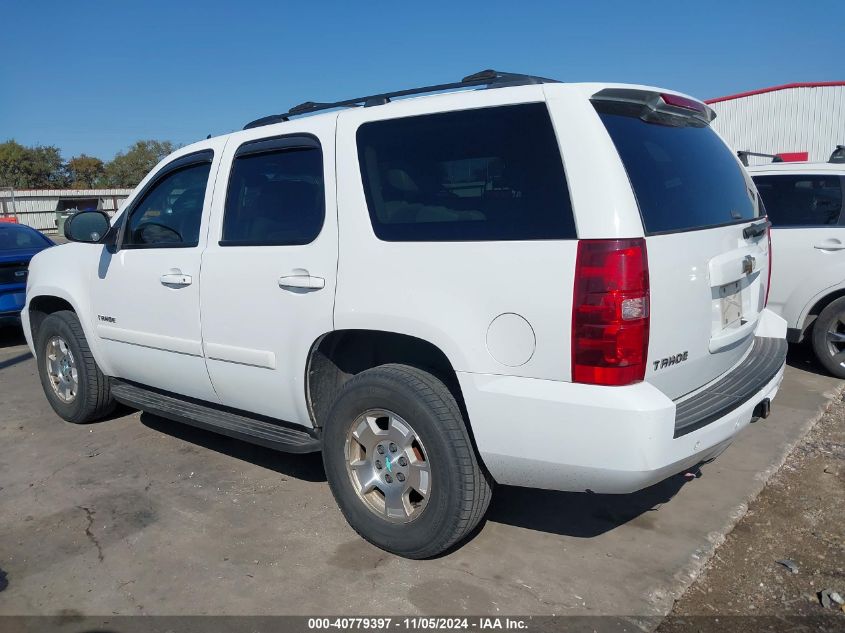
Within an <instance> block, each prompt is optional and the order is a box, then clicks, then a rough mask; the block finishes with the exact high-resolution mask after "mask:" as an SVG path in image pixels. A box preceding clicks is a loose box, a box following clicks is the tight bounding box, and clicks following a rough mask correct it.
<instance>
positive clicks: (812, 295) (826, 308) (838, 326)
mask: <svg viewBox="0 0 845 633" xmlns="http://www.w3.org/2000/svg"><path fill="white" fill-rule="evenodd" d="M837 152H839V153H841V152H842V150H839V149H838V150H837V151H836V152H834V154H833V157H832V158H831V161H832V162H829V163H772V164H770V165H760V166H755V167H749V168H748V171H749V172H750V173H751V176H752V178H753V179H754V182H755V183H756V185H757V189H758V190H759V192H760V195H761V196H762V197H763V203H764V204H765V206H766V210H767V211H768V217H769V219H770V220H771V222H772V229H773V230H772V243H773V245H774V252H775V256H774V258H773V260H772V267H773V269H772V278H773V283H772V290H771V293H770V294H769V302H770V305H771V309H772V310H773V311H774V312H776V313H777V314H779V315H780V316H782V317H783V318H784V319H786V322H787V325H788V328H789V329H788V330H787V340H789V341H790V342H793V343H797V342H801V341H803V340H805V339H809V341H810V343H811V344H812V347H813V351H814V353H815V355H816V357H817V358H818V359H819V362H821V364H822V365H823V366H824V367H825V368H826V369H827V370H828V371H829V372H830V373H832V374H833V375H834V376H838V377H839V378H845V214H843V213H842V210H843V195H842V191H843V189H845V162H833V161H835V160H836V157H837Z"/></svg>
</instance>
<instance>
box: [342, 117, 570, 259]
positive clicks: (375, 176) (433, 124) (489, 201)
mask: <svg viewBox="0 0 845 633" xmlns="http://www.w3.org/2000/svg"><path fill="white" fill-rule="evenodd" d="M358 158H359V161H360V164H361V173H362V177H363V184H364V191H365V193H366V197H367V205H368V207H369V210H370V218H371V220H372V224H373V230H374V231H375V233H376V235H377V236H378V237H379V239H382V240H387V241H400V242H414V241H485V240H543V239H574V238H575V223H574V220H573V217H572V208H571V205H570V201H569V191H568V189H567V186H566V179H565V177H564V172H563V164H562V162H561V158H560V151H559V150H558V146H557V140H556V138H555V134H554V130H553V129H552V124H551V120H550V119H549V113H548V110H547V109H546V106H545V105H544V104H542V103H532V104H525V105H514V106H504V107H496V108H485V109H479V110H464V111H458V112H447V113H443V114H432V115H425V116H416V117H408V118H402V119H391V120H387V121H375V122H372V123H365V124H364V125H362V126H361V127H360V128H359V130H358Z"/></svg>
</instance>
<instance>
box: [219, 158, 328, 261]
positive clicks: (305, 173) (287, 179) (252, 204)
mask: <svg viewBox="0 0 845 633" xmlns="http://www.w3.org/2000/svg"><path fill="white" fill-rule="evenodd" d="M324 216H325V199H324V190H323V159H322V153H321V152H320V150H319V149H317V148H314V147H302V148H288V149H284V150H278V151H270V152H264V153H260V154H247V155H245V156H239V157H237V158H235V160H234V164H233V165H232V174H231V176H230V178H229V191H228V192H227V194H226V213H225V216H224V218H223V240H222V242H221V244H222V245H223V246H236V245H250V246H253V245H255V246H257V245H294V244H308V243H309V242H311V241H313V240H314V239H315V238H316V237H317V235H319V233H320V230H321V229H322V228H323V218H324Z"/></svg>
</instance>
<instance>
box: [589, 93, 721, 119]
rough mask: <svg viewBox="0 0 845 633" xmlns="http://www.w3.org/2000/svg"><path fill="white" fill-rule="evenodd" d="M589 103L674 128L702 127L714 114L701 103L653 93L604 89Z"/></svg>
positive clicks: (714, 112) (713, 117)
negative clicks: (686, 126)
mask: <svg viewBox="0 0 845 633" xmlns="http://www.w3.org/2000/svg"><path fill="white" fill-rule="evenodd" d="M590 101H591V102H592V103H593V105H594V106H597V107H598V106H599V105H603V106H606V107H608V108H610V111H611V112H612V111H616V112H617V113H619V114H628V115H633V116H638V117H639V118H641V119H642V120H643V121H646V122H648V123H661V124H663V125H672V126H676V127H681V126H685V125H690V124H692V125H698V126H702V127H703V126H705V125H710V123H711V122H712V121H713V119H715V118H716V111H715V110H713V108H711V107H710V106H708V105H706V104H705V103H702V102H701V101H696V100H695V99H690V98H689V97H682V96H680V95H675V94H669V93H665V92H654V91H652V90H639V89H636V88H605V89H604V90H600V91H599V92H597V93H596V94H594V95H593V96H592V97H590Z"/></svg>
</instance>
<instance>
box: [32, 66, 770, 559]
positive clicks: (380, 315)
mask: <svg viewBox="0 0 845 633" xmlns="http://www.w3.org/2000/svg"><path fill="white" fill-rule="evenodd" d="M460 89H463V90H460ZM444 91H445V92H444ZM431 92H441V94H436V95H428V96H424V97H418V98H407V99H397V97H408V96H411V95H415V94H422V93H431ZM318 112H320V113H319V114H317V113H318ZM311 114H313V116H306V115H311ZM713 116H714V113H713V112H712V110H710V109H709V108H708V107H707V106H705V105H704V104H702V103H701V102H699V101H696V100H694V99H691V98H690V97H686V96H683V95H680V94H677V93H675V92H671V91H667V90H662V89H657V88H648V87H643V86H630V85H607V84H564V83H558V82H554V81H551V80H546V79H542V78H538V77H531V76H524V75H514V74H505V73H497V72H494V71H483V72H481V73H478V74H476V75H472V76H470V77H467V78H465V79H464V80H463V81H461V82H456V83H453V84H443V85H439V86H428V87H426V88H420V89H417V90H403V91H399V92H396V93H388V94H382V95H376V96H373V97H365V98H362V99H351V100H348V101H341V102H337V103H329V104H316V103H311V102H309V103H305V104H302V105H301V106H298V107H296V108H293V109H292V110H291V111H290V112H288V113H286V114H284V115H276V116H271V117H265V118H263V119H260V120H258V121H255V122H253V123H251V124H249V125H247V126H246V128H245V129H244V130H243V131H239V132H235V133H233V134H228V135H225V136H221V137H218V138H210V139H208V140H204V141H201V142H199V143H196V144H194V145H190V146H188V147H184V148H182V149H180V150H178V151H177V152H175V153H174V154H173V155H171V156H169V157H168V158H166V159H165V160H164V161H162V162H161V164H159V165H158V166H157V167H156V168H155V169H154V170H153V171H152V173H150V174H149V175H148V176H147V177H146V178H145V179H144V180H143V182H141V183H140V185H138V187H137V189H136V190H135V192H134V193H133V195H132V196H131V197H130V198H129V200H128V201H127V202H126V204H125V205H124V207H123V208H122V210H121V212H120V213H119V215H118V216H116V218H115V219H114V220H113V222H112V223H111V226H109V222H108V218H107V217H106V216H105V215H104V214H102V213H98V212H89V213H80V214H78V215H76V216H74V217H73V219H72V220H71V221H70V222H69V223H68V225H67V228H66V235H67V236H68V238H69V239H71V240H72V241H74V242H75V243H71V244H68V245H66V246H62V247H59V248H55V249H50V250H48V251H45V252H43V253H41V254H39V255H37V256H36V257H35V259H34V260H33V262H32V266H31V268H30V275H29V284H28V287H27V297H26V298H27V302H26V307H25V310H24V316H23V319H24V322H25V329H26V336H27V340H28V342H29V344H30V346H31V348H32V351H33V353H34V354H35V356H36V358H37V361H38V367H39V372H40V377H41V382H42V384H43V387H44V392H45V393H46V395H47V398H48V399H49V401H50V404H51V405H52V406H53V408H54V409H55V410H56V412H57V413H58V414H59V416H61V417H62V418H64V419H65V420H67V421H69V422H88V421H91V420H94V419H96V418H99V417H102V416H103V415H104V414H106V413H107V412H108V411H109V410H110V409H111V407H112V406H113V403H114V402H115V401H117V402H121V403H124V404H126V405H129V406H131V407H134V408H137V409H141V410H144V411H148V412H151V413H154V414H157V415H160V416H163V417H166V418H171V419H174V420H179V421H182V422H185V423H188V424H192V425H196V426H199V427H203V428H206V429H212V430H214V431H218V432H220V433H223V434H226V435H229V436H232V437H235V438H240V439H243V440H246V441H249V442H255V443H258V444H262V445H264V446H269V447H273V448H276V449H279V450H280V451H289V452H308V451H320V450H321V451H322V454H323V461H324V464H325V470H326V476H327V479H328V481H329V484H330V486H331V489H332V492H333V493H334V496H335V498H336V500H337V503H338V504H339V506H340V508H341V510H342V512H343V514H344V515H345V517H346V519H347V520H348V521H349V523H350V524H351V525H352V526H353V527H354V528H355V529H356V530H357V531H358V532H359V533H360V534H361V535H362V536H363V537H364V538H366V539H367V540H369V541H371V542H372V543H375V544H376V545H378V546H379V547H382V548H384V549H386V550H389V551H391V552H395V553H397V554H400V555H403V556H407V557H413V558H422V557H429V556H433V555H436V554H438V553H440V552H443V551H444V550H446V549H447V548H450V547H451V546H453V545H454V544H455V543H457V542H459V541H460V540H461V539H462V538H463V537H464V536H466V535H467V534H468V533H469V532H470V531H471V530H472V529H473V527H474V526H475V525H476V524H477V523H478V522H479V521H480V520H481V518H482V517H483V515H484V513H485V510H486V508H487V506H488V504H489V502H490V497H491V490H492V486H493V485H494V483H495V482H498V483H501V484H509V485H517V486H532V487H539V488H547V489H554V490H570V491H595V492H601V493H627V492H632V491H635V490H638V489H640V488H643V487H645V486H648V485H650V484H653V483H655V482H658V481H660V480H662V479H664V478H666V477H668V476H670V475H673V474H675V473H678V472H680V471H683V470H684V469H687V468H689V467H692V466H694V465H696V464H698V463H700V462H703V461H705V460H708V459H711V458H712V457H714V456H715V455H717V454H718V453H719V452H720V451H722V450H723V449H724V448H725V447H726V446H727V444H728V443H730V441H731V439H732V438H733V437H734V436H735V435H736V434H737V432H738V431H739V430H741V429H742V428H744V427H745V426H746V425H747V424H748V423H749V422H750V421H751V420H752V419H753V418H754V417H765V416H766V415H767V414H768V411H769V404H770V400H771V399H772V398H773V397H774V395H775V393H776V392H777V390H778V387H779V385H780V382H781V379H782V377H783V367H784V358H785V349H786V342H785V334H786V324H785V322H784V321H783V319H781V318H780V317H778V316H776V315H774V314H773V313H772V312H770V311H768V310H767V309H766V308H765V302H766V292H767V287H768V276H769V273H770V271H769V242H768V230H767V229H768V222H767V220H766V218H765V217H763V216H762V215H761V206H760V204H759V197H758V194H757V191H756V189H755V188H754V184H753V183H752V181H751V180H750V178H749V176H748V175H747V174H746V172H745V171H744V170H743V169H742V167H741V165H740V163H739V161H738V160H737V158H736V157H735V156H734V155H733V154H732V153H731V151H730V150H729V149H728V148H727V146H726V145H725V144H724V142H723V141H722V140H721V139H720V138H719V137H718V136H717V134H716V133H715V132H714V131H713V130H712V129H711V128H710V126H709V122H710V121H711V120H712V118H713ZM123 450H131V447H124V449H123ZM279 459H283V457H281V456H280V458H279Z"/></svg>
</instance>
